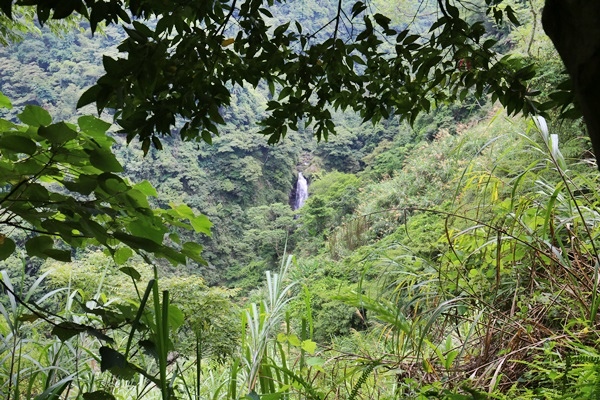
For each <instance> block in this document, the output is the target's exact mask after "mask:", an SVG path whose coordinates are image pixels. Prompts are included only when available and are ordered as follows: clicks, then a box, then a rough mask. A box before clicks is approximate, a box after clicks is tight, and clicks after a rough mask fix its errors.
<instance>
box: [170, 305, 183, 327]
mask: <svg viewBox="0 0 600 400" xmlns="http://www.w3.org/2000/svg"><path fill="white" fill-rule="evenodd" d="M184 322H185V315H184V314H183V312H182V311H181V310H180V309H179V308H177V306H175V305H174V304H169V326H170V327H171V329H173V330H175V329H177V328H179V327H181V325H183V323H184Z"/></svg>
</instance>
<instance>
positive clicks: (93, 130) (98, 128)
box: [77, 115, 111, 136]
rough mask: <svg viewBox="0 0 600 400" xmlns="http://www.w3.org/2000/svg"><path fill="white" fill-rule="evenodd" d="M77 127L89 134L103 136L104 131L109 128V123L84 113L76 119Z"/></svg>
mask: <svg viewBox="0 0 600 400" xmlns="http://www.w3.org/2000/svg"><path fill="white" fill-rule="evenodd" d="M77 124H78V125H79V129H81V131H82V132H85V133H87V134H89V135H91V136H98V135H100V136H105V135H106V131H107V130H108V128H110V125H111V124H110V123H108V122H106V121H103V120H101V119H100V118H96V117H94V116H92V115H84V116H83V117H79V119H78V120H77Z"/></svg>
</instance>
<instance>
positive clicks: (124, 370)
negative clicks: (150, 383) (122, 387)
mask: <svg viewBox="0 0 600 400" xmlns="http://www.w3.org/2000/svg"><path fill="white" fill-rule="evenodd" d="M100 371H102V372H104V371H110V373H112V374H113V375H114V376H116V377H117V378H121V379H127V380H129V379H132V378H133V377H134V375H135V370H134V369H132V368H131V366H130V365H129V363H128V362H127V360H126V359H125V356H124V355H122V354H121V353H119V352H118V351H116V350H113V349H111V348H110V347H106V346H102V347H100Z"/></svg>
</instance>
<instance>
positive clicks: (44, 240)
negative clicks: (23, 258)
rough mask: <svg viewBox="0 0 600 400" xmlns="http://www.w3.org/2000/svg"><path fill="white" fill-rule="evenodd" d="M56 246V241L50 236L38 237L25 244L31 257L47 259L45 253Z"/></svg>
mask: <svg viewBox="0 0 600 400" xmlns="http://www.w3.org/2000/svg"><path fill="white" fill-rule="evenodd" d="M53 245H54V240H52V238H50V237H49V236H36V237H33V238H31V239H29V240H28V241H27V243H25V250H27V254H29V256H31V257H41V258H46V257H47V255H46V254H44V252H45V251H46V250H48V249H51V248H52V246H53Z"/></svg>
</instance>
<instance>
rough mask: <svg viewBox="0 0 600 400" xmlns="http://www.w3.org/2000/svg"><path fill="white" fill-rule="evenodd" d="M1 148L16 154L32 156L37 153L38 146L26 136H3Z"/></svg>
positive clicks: (0, 143) (0, 137) (0, 140)
mask: <svg viewBox="0 0 600 400" xmlns="http://www.w3.org/2000/svg"><path fill="white" fill-rule="evenodd" d="M0 148H3V149H7V150H10V151H13V152H15V153H23V154H28V155H32V154H34V153H35V152H36V151H37V144H36V143H35V142H34V141H33V140H31V139H29V138H26V137H24V136H19V135H2V136H0Z"/></svg>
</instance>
